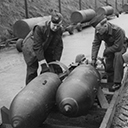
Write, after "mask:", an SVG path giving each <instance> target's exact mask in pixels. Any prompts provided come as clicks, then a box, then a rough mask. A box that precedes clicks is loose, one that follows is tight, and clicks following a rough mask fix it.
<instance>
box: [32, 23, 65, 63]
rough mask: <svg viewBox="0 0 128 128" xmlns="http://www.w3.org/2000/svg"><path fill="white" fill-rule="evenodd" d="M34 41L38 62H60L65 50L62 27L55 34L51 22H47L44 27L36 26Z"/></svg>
mask: <svg viewBox="0 0 128 128" xmlns="http://www.w3.org/2000/svg"><path fill="white" fill-rule="evenodd" d="M33 40H34V44H33V50H34V52H35V54H36V57H37V59H38V61H41V60H43V59H46V60H47V61H55V60H60V58H61V55H62V50H63V41H62V28H61V27H60V28H59V29H58V30H57V31H56V32H53V31H52V30H51V29H50V22H46V23H45V25H44V26H38V25H36V26H35V27H34V29H33ZM51 59H52V60H51Z"/></svg>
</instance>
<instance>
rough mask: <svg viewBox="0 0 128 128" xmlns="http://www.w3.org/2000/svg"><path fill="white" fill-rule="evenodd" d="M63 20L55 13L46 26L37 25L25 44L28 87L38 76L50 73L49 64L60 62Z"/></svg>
mask: <svg viewBox="0 0 128 128" xmlns="http://www.w3.org/2000/svg"><path fill="white" fill-rule="evenodd" d="M62 20H63V17H62V15H61V14H60V13H57V12H56V13H54V14H53V15H52V16H51V21H47V22H46V23H45V25H43V26H41V25H36V26H35V27H34V28H33V30H32V31H31V32H30V33H29V34H28V35H27V37H26V38H25V39H24V42H23V48H22V51H23V55H24V59H25V62H26V65H27V75H26V85H27V84H28V83H29V82H30V81H31V80H33V79H34V78H35V77H36V76H37V75H38V73H37V70H38V67H39V65H40V66H41V73H43V72H47V71H50V68H49V66H48V64H47V63H49V62H51V61H56V60H58V61H59V60H60V58H61V55H62V51H63V41H62V27H61V26H62Z"/></svg>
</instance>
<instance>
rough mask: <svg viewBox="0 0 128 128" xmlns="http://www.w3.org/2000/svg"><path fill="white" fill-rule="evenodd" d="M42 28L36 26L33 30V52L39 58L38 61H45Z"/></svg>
mask: <svg viewBox="0 0 128 128" xmlns="http://www.w3.org/2000/svg"><path fill="white" fill-rule="evenodd" d="M42 30H43V29H42V28H41V27H40V26H35V27H34V29H33V36H34V45H33V50H34V52H35V54H36V56H37V59H38V61H41V60H43V59H44V49H43V45H42V44H43V32H42Z"/></svg>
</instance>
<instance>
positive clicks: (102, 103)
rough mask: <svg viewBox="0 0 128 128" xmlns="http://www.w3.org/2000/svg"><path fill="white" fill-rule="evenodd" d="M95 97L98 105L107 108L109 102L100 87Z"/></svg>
mask: <svg viewBox="0 0 128 128" xmlns="http://www.w3.org/2000/svg"><path fill="white" fill-rule="evenodd" d="M97 98H98V100H99V103H100V106H101V107H102V108H105V109H107V108H108V106H109V104H108V101H107V99H106V97H105V95H104V93H103V91H102V89H101V88H99V89H98V93H97Z"/></svg>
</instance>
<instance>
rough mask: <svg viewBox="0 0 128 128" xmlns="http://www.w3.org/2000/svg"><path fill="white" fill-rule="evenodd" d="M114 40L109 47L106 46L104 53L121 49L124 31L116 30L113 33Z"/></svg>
mask: <svg viewBox="0 0 128 128" xmlns="http://www.w3.org/2000/svg"><path fill="white" fill-rule="evenodd" d="M115 35H116V36H115V41H114V44H113V45H112V46H110V47H107V48H106V50H105V52H106V53H115V52H119V51H121V49H122V47H123V44H124V41H125V33H124V31H122V30H121V29H119V30H117V31H116V33H115Z"/></svg>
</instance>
